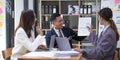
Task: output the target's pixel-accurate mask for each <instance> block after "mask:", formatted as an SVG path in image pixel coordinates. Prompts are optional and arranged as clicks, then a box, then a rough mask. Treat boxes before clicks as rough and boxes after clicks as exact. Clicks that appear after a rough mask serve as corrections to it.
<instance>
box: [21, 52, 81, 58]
mask: <svg viewBox="0 0 120 60" xmlns="http://www.w3.org/2000/svg"><path fill="white" fill-rule="evenodd" d="M78 54H79V52H77V51H45V52H42V51H41V52H30V53H27V54H25V55H23V56H31V57H36V56H39V57H50V58H70V57H71V56H74V55H78Z"/></svg>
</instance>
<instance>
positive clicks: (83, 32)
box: [78, 17, 91, 36]
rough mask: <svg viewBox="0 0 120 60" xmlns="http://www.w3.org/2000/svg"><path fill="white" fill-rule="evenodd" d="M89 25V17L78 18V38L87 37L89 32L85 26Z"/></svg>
mask: <svg viewBox="0 0 120 60" xmlns="http://www.w3.org/2000/svg"><path fill="white" fill-rule="evenodd" d="M90 25H91V17H80V18H79V23H78V36H88V35H89V34H90V32H89V31H88V29H87V26H90Z"/></svg>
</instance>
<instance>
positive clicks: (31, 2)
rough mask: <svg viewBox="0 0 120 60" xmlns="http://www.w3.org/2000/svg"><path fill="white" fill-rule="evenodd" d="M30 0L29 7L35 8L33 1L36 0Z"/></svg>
mask: <svg viewBox="0 0 120 60" xmlns="http://www.w3.org/2000/svg"><path fill="white" fill-rule="evenodd" d="M28 1H29V3H28V4H29V5H28V8H29V9H32V10H33V9H34V7H33V1H34V0H28Z"/></svg>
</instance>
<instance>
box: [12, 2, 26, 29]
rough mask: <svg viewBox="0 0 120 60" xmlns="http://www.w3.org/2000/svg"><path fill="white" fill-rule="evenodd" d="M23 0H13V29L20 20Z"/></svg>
mask: <svg viewBox="0 0 120 60" xmlns="http://www.w3.org/2000/svg"><path fill="white" fill-rule="evenodd" d="M23 1H24V0H15V1H14V9H15V20H14V21H15V24H14V25H15V29H16V28H17V26H18V24H19V20H20V15H21V11H22V10H23V9H24V3H23Z"/></svg>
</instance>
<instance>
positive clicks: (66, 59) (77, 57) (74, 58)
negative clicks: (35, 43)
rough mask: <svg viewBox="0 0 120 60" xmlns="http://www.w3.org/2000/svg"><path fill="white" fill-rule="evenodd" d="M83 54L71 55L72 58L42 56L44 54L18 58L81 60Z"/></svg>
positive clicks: (31, 59)
mask: <svg viewBox="0 0 120 60" xmlns="http://www.w3.org/2000/svg"><path fill="white" fill-rule="evenodd" d="M81 56H82V54H79V55H76V56H71V57H70V58H53V57H52V58H51V57H42V56H21V57H19V58H18V60H79V59H80V58H81Z"/></svg>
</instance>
